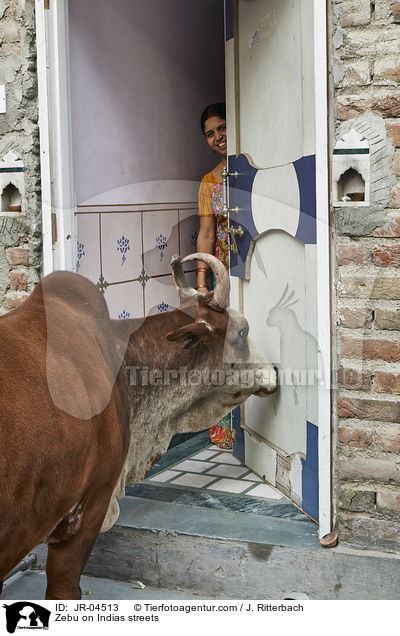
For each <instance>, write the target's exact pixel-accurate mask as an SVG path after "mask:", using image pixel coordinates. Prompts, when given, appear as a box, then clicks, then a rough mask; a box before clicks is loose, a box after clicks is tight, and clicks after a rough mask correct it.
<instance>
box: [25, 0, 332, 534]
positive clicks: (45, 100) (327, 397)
mask: <svg viewBox="0 0 400 636" xmlns="http://www.w3.org/2000/svg"><path fill="white" fill-rule="evenodd" d="M313 2H314V72H315V127H316V131H315V132H316V190H317V191H316V201H317V261H318V268H317V295H318V333H317V337H318V343H319V346H320V349H321V354H322V356H321V357H322V359H323V360H324V363H325V379H326V384H325V387H324V388H321V390H320V391H319V392H318V418H319V420H318V425H319V431H320V434H319V512H320V520H319V528H320V536H321V537H322V536H324V535H326V534H328V533H329V532H331V529H332V451H331V388H332V387H331V337H332V326H331V312H330V307H331V294H330V282H331V274H330V261H329V255H330V226H329V179H328V174H329V173H328V165H329V164H328V121H329V117H328V114H329V111H328V87H327V81H328V80H327V55H328V51H327V3H326V0H313ZM48 4H50V6H49V8H46V7H47V6H48ZM235 4H236V0H225V9H226V11H227V12H229V11H233V9H234V5H235ZM35 11H36V41H37V67H38V84H39V95H38V100H39V132H40V159H41V181H42V222H43V274H44V275H45V274H48V273H50V272H51V271H53V270H54V269H66V270H70V271H72V270H74V269H75V253H76V221H75V218H76V217H75V207H76V202H75V191H74V183H73V161H72V158H73V157H72V130H71V98H70V81H69V79H70V70H69V35H68V33H69V30H68V0H50V3H49V2H48V0H35ZM226 96H227V101H228V103H229V104H230V108H231V114H230V117H231V121H236V113H237V108H236V100H237V86H236V84H235V78H234V77H233V78H229V77H228V73H227V75H226ZM232 116H233V119H232ZM228 135H229V136H228V143H229V146H230V148H228V154H236V131H235V130H232V131H230V130H228ZM54 215H55V217H54ZM54 218H55V219H56V230H57V232H56V236H55V233H54ZM231 282H232V295H231V299H232V304H233V305H234V306H238V307H240V305H241V296H242V293H241V285H240V282H239V279H231Z"/></svg>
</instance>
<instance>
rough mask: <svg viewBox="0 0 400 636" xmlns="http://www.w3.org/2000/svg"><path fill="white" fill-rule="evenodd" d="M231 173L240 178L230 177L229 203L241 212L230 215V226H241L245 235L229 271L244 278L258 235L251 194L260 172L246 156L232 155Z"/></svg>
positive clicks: (230, 162)
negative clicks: (249, 255)
mask: <svg viewBox="0 0 400 636" xmlns="http://www.w3.org/2000/svg"><path fill="white" fill-rule="evenodd" d="M228 166H229V172H238V177H237V179H235V178H234V177H230V180H229V182H230V188H229V203H230V206H231V207H232V208H235V207H238V208H239V212H238V213H237V214H236V212H231V213H230V215H229V220H230V226H231V227H236V228H237V227H238V226H239V225H240V226H241V228H242V230H243V232H244V234H243V237H242V238H241V239H240V240H239V241H238V248H239V254H235V253H234V252H231V255H230V264H229V271H230V274H231V276H238V277H239V278H244V275H245V266H246V259H247V254H248V251H249V248H250V244H251V241H252V239H253V238H254V237H255V236H257V235H258V231H257V228H256V226H255V224H254V220H253V213H252V210H251V193H252V190H253V183H254V179H255V176H256V174H257V172H258V170H257V168H254V166H252V165H251V164H250V163H249V160H248V158H247V157H246V156H245V155H238V156H237V157H235V156H234V155H230V156H229V159H228Z"/></svg>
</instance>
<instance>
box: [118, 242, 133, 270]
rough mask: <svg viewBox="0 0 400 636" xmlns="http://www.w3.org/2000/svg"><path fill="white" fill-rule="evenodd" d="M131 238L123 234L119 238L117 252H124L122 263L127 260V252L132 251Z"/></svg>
mask: <svg viewBox="0 0 400 636" xmlns="http://www.w3.org/2000/svg"><path fill="white" fill-rule="evenodd" d="M130 249H131V248H130V246H129V239H128V238H126V236H124V235H122V236H121V238H119V239H118V240H117V252H121V254H122V265H123V264H124V263H125V261H126V256H125V254H126V253H127V252H129V251H130Z"/></svg>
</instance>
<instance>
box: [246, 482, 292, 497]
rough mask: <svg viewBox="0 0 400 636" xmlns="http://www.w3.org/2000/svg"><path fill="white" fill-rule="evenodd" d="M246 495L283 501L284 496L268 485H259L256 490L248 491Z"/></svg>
mask: <svg viewBox="0 0 400 636" xmlns="http://www.w3.org/2000/svg"><path fill="white" fill-rule="evenodd" d="M246 495H248V496H251V497H266V498H267V499H282V497H283V495H282V494H281V493H280V492H279V491H278V490H275V488H272V486H268V484H259V485H258V486H256V487H255V488H252V489H251V490H248V491H247V492H246Z"/></svg>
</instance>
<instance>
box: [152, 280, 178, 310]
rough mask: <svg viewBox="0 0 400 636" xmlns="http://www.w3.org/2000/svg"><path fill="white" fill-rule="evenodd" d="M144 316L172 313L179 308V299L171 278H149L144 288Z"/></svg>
mask: <svg viewBox="0 0 400 636" xmlns="http://www.w3.org/2000/svg"><path fill="white" fill-rule="evenodd" d="M145 302H146V316H148V315H154V314H159V313H163V311H172V310H173V309H175V308H176V307H179V304H180V303H179V298H178V294H177V292H176V289H175V286H174V284H173V282H172V276H162V277H160V278H151V279H150V280H149V281H147V284H146V287H145Z"/></svg>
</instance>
